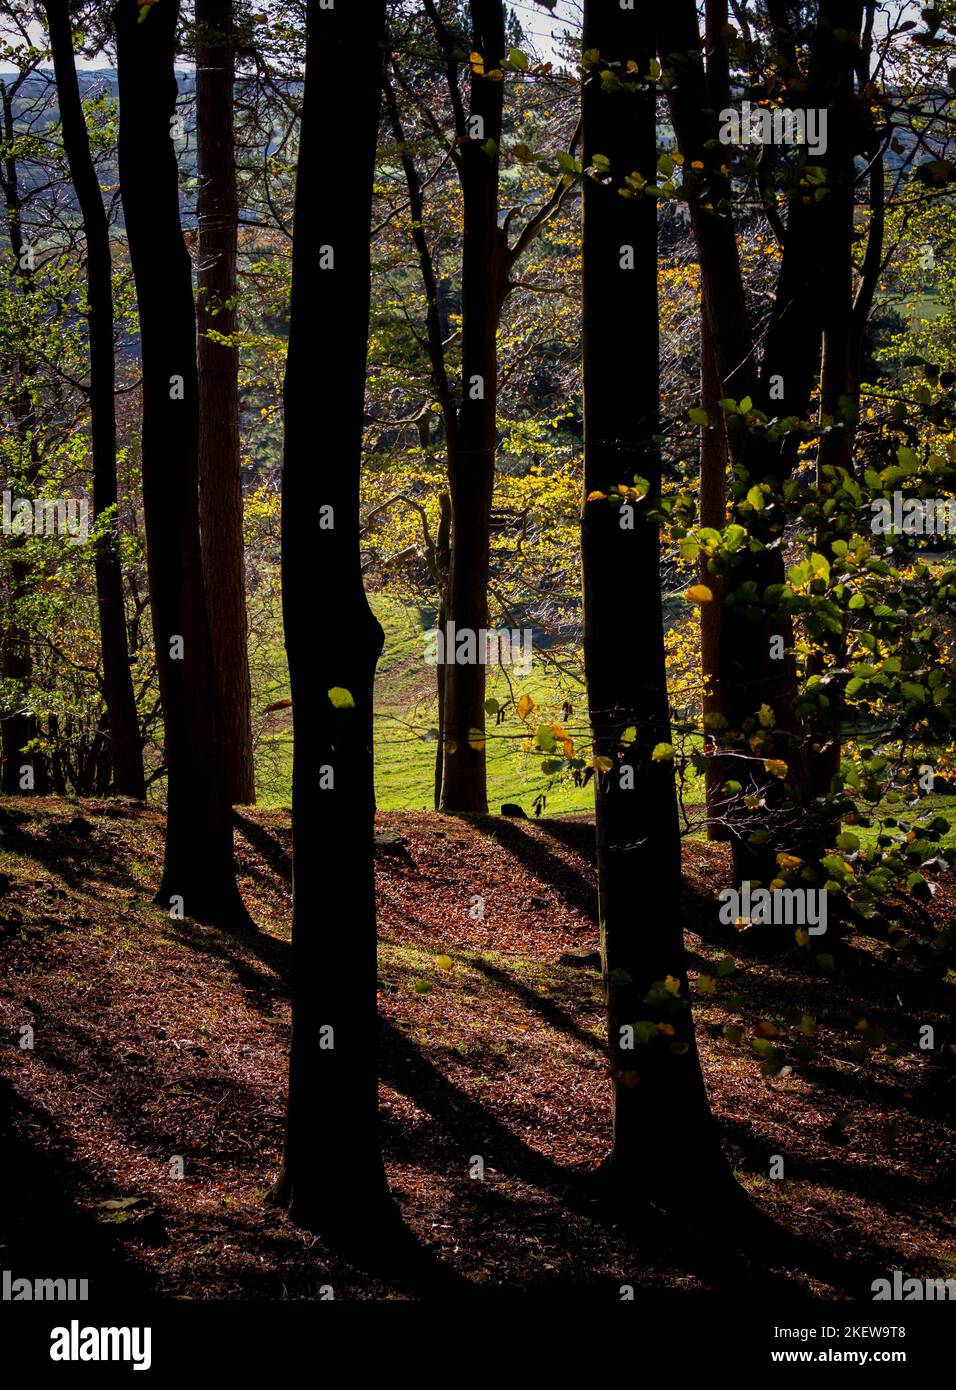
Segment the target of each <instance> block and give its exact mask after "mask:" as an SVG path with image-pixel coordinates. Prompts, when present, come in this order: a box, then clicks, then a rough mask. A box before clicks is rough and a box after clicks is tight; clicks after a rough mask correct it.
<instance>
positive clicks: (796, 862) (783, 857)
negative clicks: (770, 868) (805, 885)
mask: <svg viewBox="0 0 956 1390" xmlns="http://www.w3.org/2000/svg"><path fill="white" fill-rule="evenodd" d="M802 863H803V860H802V859H798V858H797V856H796V855H795V854H778V855H777V868H778V869H799V867H800V865H801V864H802Z"/></svg>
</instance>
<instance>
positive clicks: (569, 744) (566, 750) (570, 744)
mask: <svg viewBox="0 0 956 1390" xmlns="http://www.w3.org/2000/svg"><path fill="white" fill-rule="evenodd" d="M561 752H562V753H563V754H564V756H565V757H566V758H571V757H573V756H574V739H573V738H566V739H565V740H564V742H563V743H562V745H561Z"/></svg>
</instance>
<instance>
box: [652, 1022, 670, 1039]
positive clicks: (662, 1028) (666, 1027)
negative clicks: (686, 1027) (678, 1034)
mask: <svg viewBox="0 0 956 1390" xmlns="http://www.w3.org/2000/svg"><path fill="white" fill-rule="evenodd" d="M656 1027H657V1031H658V1033H661V1034H662V1035H663V1036H664V1037H665V1038H672V1037H673V1036H674V1025H673V1024H672V1023H658V1024H657V1025H656Z"/></svg>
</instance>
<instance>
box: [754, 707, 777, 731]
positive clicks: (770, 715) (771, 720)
mask: <svg viewBox="0 0 956 1390" xmlns="http://www.w3.org/2000/svg"><path fill="white" fill-rule="evenodd" d="M757 718H758V719H759V720H760V724H761V727H762V728H764V729H772V728H773V726H774V724H775V723H776V719H775V717H774V712H773V710H772V709H771V708H770V706H769V705H761V706H760V711H759V713H758V715H757Z"/></svg>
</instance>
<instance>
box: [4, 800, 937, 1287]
mask: <svg viewBox="0 0 956 1390" xmlns="http://www.w3.org/2000/svg"><path fill="white" fill-rule="evenodd" d="M162 836H163V820H162V817H161V815H160V814H159V813H158V812H156V811H153V810H148V809H142V808H137V807H135V806H133V805H131V804H129V803H126V802H123V801H85V802H59V801H56V802H54V801H42V800H26V799H18V800H16V801H8V802H5V803H2V804H0V951H2V961H3V969H2V977H3V988H2V992H0V1039H2V1045H0V1090H2V1093H3V1094H2V1096H0V1116H2V1117H3V1118H2V1119H0V1127H2V1130H3V1131H4V1132H3V1133H2V1134H0V1150H2V1153H3V1163H4V1168H5V1169H6V1171H3V1172H0V1193H2V1198H0V1200H2V1201H3V1203H4V1205H5V1207H6V1211H5V1212H4V1213H3V1217H2V1226H0V1242H2V1244H0V1265H2V1267H3V1268H6V1269H10V1270H11V1271H13V1273H14V1275H15V1276H17V1277H20V1276H27V1277H66V1276H67V1275H74V1276H76V1275H86V1276H88V1277H89V1278H90V1281H91V1287H90V1292H91V1297H99V1296H104V1297H109V1296H112V1295H115V1294H116V1293H118V1292H122V1293H125V1294H129V1293H131V1292H134V1291H137V1292H142V1293H144V1294H146V1293H154V1294H157V1295H159V1296H162V1297H175V1298H224V1299H232V1298H261V1299H284V1298H288V1299H304V1298H310V1297H311V1298H315V1297H318V1296H319V1290H320V1288H321V1286H323V1285H328V1284H331V1285H332V1286H333V1288H334V1290H335V1297H336V1298H350V1297H355V1298H383V1297H391V1298H395V1297H398V1298H403V1297H408V1296H410V1295H409V1290H408V1289H407V1288H404V1287H402V1286H401V1285H400V1284H399V1285H395V1286H386V1285H384V1284H381V1283H377V1282H376V1281H374V1280H370V1279H368V1278H366V1277H364V1276H363V1275H360V1274H358V1273H357V1272H356V1271H354V1270H352V1269H351V1268H350V1267H349V1266H348V1265H346V1264H344V1263H342V1262H341V1261H340V1260H337V1259H335V1258H332V1257H330V1256H329V1254H328V1252H326V1251H325V1250H324V1249H323V1247H322V1244H321V1242H319V1241H317V1240H316V1239H315V1238H314V1237H312V1236H309V1235H307V1234H304V1233H303V1232H301V1231H299V1230H297V1229H296V1228H295V1227H294V1226H293V1225H292V1224H291V1223H290V1222H289V1221H288V1219H287V1218H286V1217H285V1215H284V1214H283V1213H281V1212H279V1211H277V1210H276V1209H274V1208H272V1207H269V1206H267V1205H265V1204H264V1200H263V1199H264V1198H265V1196H266V1193H267V1190H268V1187H269V1184H270V1182H271V1181H272V1179H273V1178H274V1176H275V1173H276V1170H277V1167H278V1161H279V1152H280V1144H281V1136H282V1124H283V1103H284V1091H285V1059H286V1052H287V1047H288V1038H289V1004H288V988H287V974H288V944H287V937H288V924H289V907H290V901H289V882H290V857H289V856H290V851H291V832H290V826H289V818H288V815H287V814H286V813H285V812H283V811H279V810H275V811H250V812H247V811H244V812H242V813H240V814H239V816H238V818H237V833H236V844H237V854H238V860H239V865H240V873H241V886H242V890H243V895H244V897H245V900H246V903H247V905H248V907H249V908H250V910H251V912H252V914H253V916H254V918H255V920H256V922H257V923H258V926H259V929H260V930H259V932H258V934H257V935H255V936H249V937H245V938H243V939H241V940H239V941H237V940H235V939H233V938H230V937H229V936H228V935H226V934H224V933H222V932H220V931H217V930H215V929H212V928H209V927H201V926H198V925H196V924H195V923H192V922H189V921H187V922H174V921H170V920H169V918H168V916H167V915H166V914H165V913H164V912H163V911H161V910H160V909H159V908H157V907H155V906H154V905H153V904H152V903H151V896H152V891H153V888H154V886H155V884H156V883H157V882H158V877H159V867H160V861H161V854H162ZM592 838H593V829H592V827H590V826H589V825H588V824H587V823H586V822H585V821H582V820H571V819H567V820H560V819H554V820H550V821H535V822H530V821H529V822H525V821H510V820H501V819H498V818H492V817H489V818H485V819H469V820H464V819H456V818H453V817H445V816H439V815H435V814H418V813H414V814H413V813H410V812H389V813H386V814H384V815H381V816H380V817H379V834H378V837H377V839H378V842H379V843H378V847H377V851H376V860H377V870H378V896H379V913H380V938H381V951H380V956H381V983H380V996H381V997H380V1006H381V1012H382V1014H383V1016H384V1024H383V1038H382V1054H383V1055H382V1066H383V1078H384V1079H383V1084H382V1088H381V1099H382V1115H383V1142H384V1147H385V1154H386V1161H387V1166H388V1172H389V1177H390V1180H391V1184H392V1187H393V1190H394V1192H395V1194H396V1197H397V1200H398V1202H399V1204H400V1207H401V1210H402V1212H403V1215H404V1217H405V1219H406V1221H407V1223H408V1225H409V1226H410V1227H411V1229H412V1230H413V1231H414V1232H415V1233H416V1235H417V1236H418V1237H419V1239H420V1240H421V1242H422V1243H423V1244H424V1245H426V1246H427V1247H428V1248H429V1249H430V1250H431V1251H432V1252H433V1253H434V1254H435V1255H436V1256H437V1257H438V1258H439V1259H440V1260H441V1261H443V1262H444V1263H446V1264H447V1266H448V1267H449V1274H450V1277H452V1278H454V1277H456V1278H457V1280H465V1281H468V1282H469V1283H472V1284H474V1285H477V1286H480V1287H482V1288H484V1289H495V1290H509V1291H528V1292H534V1293H538V1294H541V1293H545V1294H548V1293H556V1292H560V1291H562V1290H565V1291H567V1290H570V1289H574V1290H575V1291H576V1292H578V1293H579V1294H582V1293H586V1292H587V1291H588V1290H592V1291H594V1292H595V1293H596V1294H601V1295H602V1296H607V1295H608V1294H609V1293H612V1291H616V1290H617V1288H618V1286H619V1285H620V1284H621V1283H629V1284H633V1285H634V1286H635V1288H641V1289H651V1288H665V1289H686V1290H723V1291H733V1292H734V1293H735V1294H736V1295H739V1296H746V1295H747V1294H748V1293H749V1294H757V1293H759V1294H760V1295H762V1296H765V1297H766V1296H768V1295H777V1294H781V1293H784V1292H790V1293H792V1294H798V1295H799V1294H806V1295H810V1296H814V1295H816V1296H827V1297H840V1298H856V1297H861V1298H869V1297H871V1294H870V1292H869V1287H870V1283H871V1281H872V1280H873V1279H875V1278H879V1277H886V1276H887V1275H888V1274H889V1272H890V1271H891V1270H893V1269H896V1268H901V1269H903V1270H904V1271H905V1273H906V1274H907V1275H908V1276H915V1275H918V1276H922V1277H952V1276H956V1224H954V1220H953V1217H952V1213H951V1207H950V1204H949V1199H948V1197H947V1193H948V1192H949V1193H951V1191H952V1175H953V1174H952V1166H953V1165H952V1152H951V1150H950V1149H949V1148H948V1143H949V1139H948V1127H947V1121H948V1120H949V1118H951V1113H952V1092H953V1077H954V1054H953V1050H952V1048H951V1047H942V1046H937V1048H936V1049H935V1050H934V1051H931V1052H922V1051H920V1050H919V1047H918V1043H917V1040H918V1037H919V1028H920V1026H921V1025H923V1024H925V1023H930V1024H933V1025H934V1026H936V1030H937V1039H944V1038H946V1037H948V1030H947V1028H946V1025H945V1018H946V1009H947V1007H951V1005H952V996H953V993H954V991H953V988H952V985H951V983H949V982H948V981H947V980H946V979H941V978H940V977H941V974H942V972H941V971H940V970H939V968H936V969H935V970H934V968H933V965H932V952H931V951H930V950H929V948H928V947H927V959H926V960H924V959H923V958H922V957H921V958H920V959H916V958H910V957H905V958H901V957H900V956H899V955H898V954H897V953H894V951H893V949H892V948H891V946H890V945H889V944H888V943H887V941H885V940H882V939H880V938H879V937H857V938H852V939H851V940H850V941H849V942H847V943H844V944H838V945H837V946H835V947H833V948H832V964H830V965H828V967H827V968H826V970H821V969H820V968H819V967H818V966H816V967H815V966H814V965H813V964H812V961H811V958H810V954H809V952H807V951H805V950H800V949H799V947H798V946H797V945H796V943H795V942H793V941H792V940H791V941H782V940H778V941H777V944H776V946H775V947H773V948H772V949H770V950H769V952H768V949H767V942H766V940H764V941H761V940H760V929H757V928H751V929H750V930H742V929H740V928H737V927H729V926H722V925H720V923H719V922H718V921H717V918H716V912H715V909H714V899H715V896H716V893H717V892H718V891H719V888H720V887H722V886H724V885H725V884H726V883H727V882H729V875H728V869H727V861H726V851H725V849H724V848H723V847H722V846H720V845H712V844H706V843H700V842H696V841H695V842H688V843H686V844H685V889H684V900H683V904H682V910H683V912H684V914H685V921H686V922H687V926H688V945H689V951H690V965H691V976H692V980H696V979H697V977H698V976H700V975H705V976H710V977H717V976H718V975H720V979H719V983H718V987H717V989H716V990H715V992H713V993H710V994H705V993H701V992H700V991H697V993H696V997H695V1010H696V1017H697V1022H698V1032H699V1037H700V1045H701V1051H702V1056H703V1063H704V1068H705V1072H706V1078H707V1084H708V1088H709V1092H710V1096H711V1100H712V1103H713V1106H714V1109H715V1112H716V1114H717V1116H718V1119H719V1121H720V1125H721V1129H722V1133H723V1137H724V1141H725V1145H726V1148H727V1152H728V1154H729V1156H730V1158H731V1161H732V1163H733V1166H734V1170H735V1172H736V1174H737V1177H738V1179H739V1181H740V1182H741V1184H742V1185H743V1186H744V1187H745V1188H746V1189H747V1190H748V1192H749V1193H750V1194H751V1196H752V1198H753V1199H754V1201H755V1202H756V1204H757V1205H758V1206H759V1207H760V1208H761V1210H762V1211H763V1212H765V1213H766V1214H767V1215H768V1216H769V1217H770V1218H772V1220H773V1221H774V1222H775V1223H777V1226H778V1229H779V1234H780V1239H779V1242H777V1243H776V1244H773V1243H771V1245H770V1246H769V1247H766V1248H762V1253H761V1251H755V1250H754V1249H750V1248H743V1249H735V1248H731V1247H732V1246H733V1244H734V1242H732V1241H731V1242H729V1243H718V1244H715V1243H714V1242H713V1241H710V1240H703V1239H701V1238H700V1236H699V1235H696V1234H695V1233H694V1231H693V1230H692V1229H690V1228H689V1227H688V1228H685V1227H683V1226H680V1225H677V1224H674V1223H671V1222H666V1221H665V1220H664V1219H663V1217H661V1216H660V1215H659V1214H658V1213H655V1211H654V1209H653V1208H652V1209H649V1210H648V1211H647V1213H646V1214H645V1216H644V1218H643V1219H642V1220H641V1221H639V1222H637V1223H636V1224H635V1225H632V1226H630V1227H629V1228H627V1229H625V1228H624V1227H622V1226H621V1225H619V1224H614V1223H611V1222H609V1221H608V1220H607V1219H606V1218H605V1217H604V1216H603V1215H602V1210H601V1208H600V1207H599V1206H598V1204H597V1203H596V1201H595V1200H594V1199H593V1197H592V1196H589V1195H588V1193H589V1190H590V1189H589V1188H588V1186H587V1184H586V1183H584V1182H582V1178H583V1175H584V1174H586V1173H587V1172H589V1171H590V1170H593V1169H594V1168H595V1167H596V1166H597V1164H598V1163H599V1162H600V1160H601V1158H602V1156H603V1155H604V1154H605V1152H606V1150H607V1146H608V1138H609V1134H608V1101H609V1084H610V1083H609V1081H608V1080H607V1077H606V1069H605V1062H604V1058H603V1052H602V1031H603V1024H602V1009H601V999H600V978H599V974H598V972H597V970H596V969H595V968H594V965H593V963H591V961H590V956H589V953H592V952H594V950H595V949H596V946H597V931H596V926H595V921H594V898H595V889H594V872H593V865H592V862H591V842H592ZM320 871H321V868H320ZM954 888H956V885H952V884H949V885H944V887H943V889H942V890H941V891H940V893H938V894H937V896H936V898H935V899H934V902H933V904H932V908H931V911H932V914H933V916H934V918H935V921H936V925H937V928H939V927H941V926H943V927H944V926H945V925H946V923H947V922H948V921H950V920H951V919H952V918H953V916H954V915H956V891H954ZM336 889H337V885H336V882H335V875H334V871H333V872H331V873H330V874H329V894H330V902H336V896H337V895H336ZM479 899H483V916H481V915H479V908H480V906H481V904H480V903H479V901H478V900H479ZM635 911H636V912H637V913H638V914H640V911H641V907H640V903H636V904H635ZM319 925H327V926H328V927H329V928H331V929H339V928H341V929H347V927H348V921H347V901H346V900H342V899H339V900H338V905H337V906H334V907H332V908H331V909H330V922H329V923H328V924H317V926H319ZM932 934H933V933H932V931H931V929H930V927H929V924H928V921H927V923H926V937H927V941H928V940H929V938H930V937H931V936H932ZM439 957H443V958H447V959H443V960H442V961H441V962H440V961H439ZM449 961H450V964H449ZM572 961H573V963H572ZM720 962H732V966H731V965H730V964H725V965H723V966H720V965H719V963H720ZM864 1020H865V1021H866V1025H865V1027H864V1028H863V1029H860V1027H859V1025H860V1024H861V1023H862V1022H863V1021H864ZM725 1026H728V1027H729V1028H730V1031H731V1036H730V1037H729V1038H728V1036H726V1034H725V1032H724V1028H725ZM26 1027H28V1028H31V1029H32V1030H33V1035H32V1043H33V1046H32V1048H30V1047H28V1046H23V1045H22V1043H23V1042H24V1041H28V1040H30V1035H29V1034H28V1033H25V1032H24V1031H23V1030H24V1028H26ZM877 1027H879V1028H881V1029H882V1030H884V1033H885V1039H884V1041H883V1042H882V1043H881V1044H880V1045H879V1046H877V1047H875V1048H873V1049H872V1050H871V1051H870V1052H869V1054H868V1055H864V1054H866V1048H861V1046H860V1042H861V1038H862V1037H864V1036H865V1032H866V1030H867V1028H871V1029H872V1028H877ZM738 1029H739V1031H740V1037H739V1040H738V1039H737V1031H736V1030H738ZM808 1029H810V1030H811V1031H813V1030H815V1036H814V1037H813V1043H814V1054H815V1055H813V1056H812V1058H809V1059H806V1058H805V1059H804V1060H801V1061H796V1062H795V1063H794V1065H793V1068H792V1070H789V1071H786V1072H785V1073H783V1074H781V1075H777V1076H769V1075H766V1074H764V1073H762V1071H761V1066H760V1059H759V1057H758V1055H757V1054H756V1051H755V1050H754V1048H753V1046H752V1040H753V1039H754V1038H755V1037H760V1036H762V1035H763V1036H766V1035H767V1034H768V1033H770V1034H771V1035H772V1036H773V1042H774V1046H775V1047H776V1048H779V1049H781V1050H783V1051H786V1052H788V1055H789V1049H792V1048H797V1049H798V1051H799V1049H800V1048H801V1047H805V1045H806V1044H807V1042H808V1031H807V1030H808ZM774 1030H776V1031H774ZM880 1036H883V1035H880ZM649 1142H653V1136H652V1135H651V1136H649ZM473 1155H482V1156H483V1158H484V1161H485V1165H486V1170H485V1178H484V1181H478V1180H475V1179H474V1178H472V1177H471V1176H470V1175H469V1164H470V1161H471V1158H472V1156H473ZM773 1155H781V1156H783V1158H784V1162H785V1173H784V1178H783V1180H773V1179H771V1177H770V1176H769V1173H770V1165H771V1158H772V1156H773ZM177 1156H178V1157H179V1158H181V1159H182V1160H183V1166H184V1176H183V1177H181V1178H177V1177H175V1176H173V1173H174V1171H175V1169H176V1167H177V1165H176V1163H175V1159H176V1157H177Z"/></svg>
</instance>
